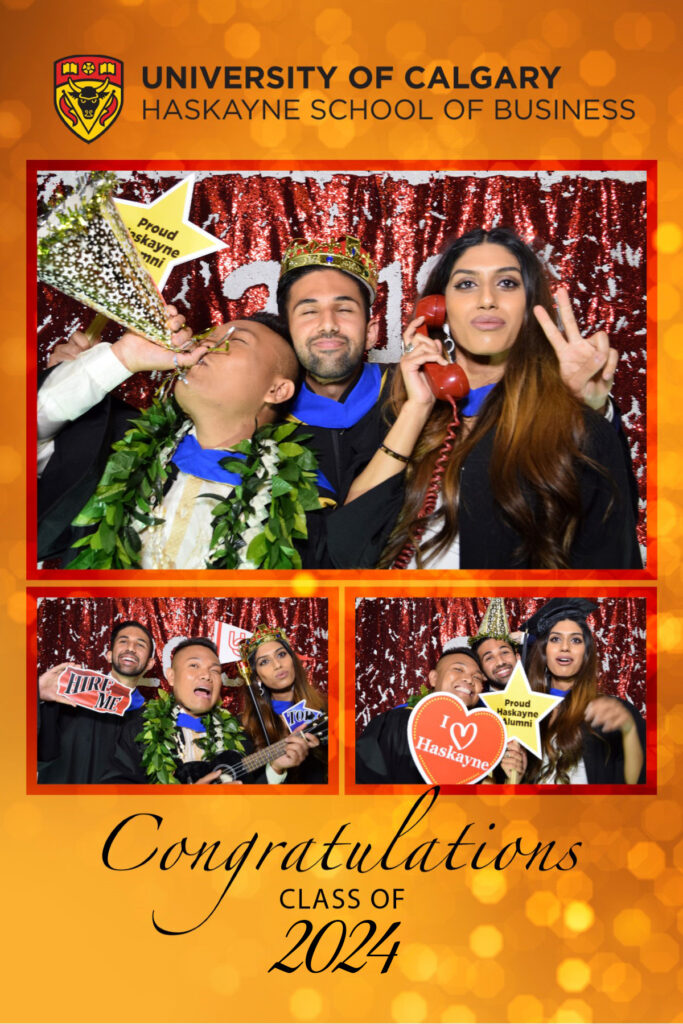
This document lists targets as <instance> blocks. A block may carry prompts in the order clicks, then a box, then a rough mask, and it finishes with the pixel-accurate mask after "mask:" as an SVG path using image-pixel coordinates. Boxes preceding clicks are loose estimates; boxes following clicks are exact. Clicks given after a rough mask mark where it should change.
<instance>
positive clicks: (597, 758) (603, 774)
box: [530, 694, 647, 786]
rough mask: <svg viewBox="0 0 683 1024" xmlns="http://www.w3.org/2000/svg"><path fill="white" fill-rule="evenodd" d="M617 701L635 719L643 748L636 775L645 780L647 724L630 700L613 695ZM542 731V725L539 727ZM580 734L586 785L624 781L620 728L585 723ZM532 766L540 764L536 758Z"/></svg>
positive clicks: (620, 782) (618, 784)
mask: <svg viewBox="0 0 683 1024" xmlns="http://www.w3.org/2000/svg"><path fill="white" fill-rule="evenodd" d="M600 696H610V697H611V696H613V695H612V694H601V695H600ZM613 699H614V700H618V701H619V703H620V704H623V705H624V707H626V708H628V710H629V712H630V714H631V715H632V717H633V721H634V722H635V726H636V730H637V732H638V739H639V740H640V745H641V747H642V748H643V767H642V768H641V770H640V775H639V776H638V784H639V785H641V784H643V783H644V782H645V774H646V759H647V745H646V727H645V721H644V719H643V717H642V715H641V714H640V712H639V711H638V709H637V708H636V707H635V706H634V705H633V704H631V703H630V701H627V700H622V699H621V697H614V698H613ZM541 730H542V731H543V726H541ZM581 732H582V735H583V750H582V752H581V756H582V758H583V763H584V766H585V769H586V779H587V782H588V784H589V785H593V786H597V785H614V786H623V785H625V784H626V779H625V778H624V746H623V742H622V737H621V732H620V730H619V729H616V730H612V731H611V732H605V731H604V730H602V729H600V728H597V727H596V726H589V725H587V724H586V723H584V724H583V725H582V726H581ZM530 760H533V762H534V764H535V765H538V764H539V761H538V760H537V759H536V758H531V759H530Z"/></svg>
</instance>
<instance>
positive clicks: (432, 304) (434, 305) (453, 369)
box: [415, 295, 470, 399]
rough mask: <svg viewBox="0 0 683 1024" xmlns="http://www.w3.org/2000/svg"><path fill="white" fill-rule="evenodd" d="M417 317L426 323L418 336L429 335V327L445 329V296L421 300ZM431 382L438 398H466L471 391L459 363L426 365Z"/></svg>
mask: <svg viewBox="0 0 683 1024" xmlns="http://www.w3.org/2000/svg"><path fill="white" fill-rule="evenodd" d="M415 316H416V317H417V316H423V317H424V318H425V322H424V323H423V324H422V325H421V326H420V327H418V329H417V333H418V334H427V333H428V332H427V328H428V327H443V325H444V323H445V322H446V299H445V297H444V296H443V295H425V296H424V298H422V299H420V300H419V302H418V304H417V309H416V310H415ZM422 369H423V370H424V372H425V373H426V375H427V379H428V380H429V386H430V387H431V389H432V391H433V392H434V394H435V395H436V397H437V398H442V399H448V396H449V395H450V396H451V397H452V398H455V399H458V398H464V397H465V395H466V394H468V393H469V390H470V382H469V381H468V379H467V375H466V374H465V371H464V370H463V368H462V366H458V364H457V363H448V365H447V366H441V365H440V364H439V363H425V364H424V366H423V367H422Z"/></svg>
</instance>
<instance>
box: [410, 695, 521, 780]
mask: <svg viewBox="0 0 683 1024" xmlns="http://www.w3.org/2000/svg"><path fill="white" fill-rule="evenodd" d="M506 741H507V737H506V735H505V726H504V725H503V722H502V721H501V719H500V718H499V717H498V715H496V714H494V713H493V711H488V710H484V709H483V708H477V709H476V710H474V711H468V710H467V708H466V707H465V705H464V704H463V702H462V701H461V700H460V698H459V697H456V696H454V695H453V694H452V693H430V694H429V696H428V697H425V698H424V699H423V700H421V701H420V703H419V704H416V706H415V707H414V708H413V711H412V714H411V716H410V721H409V723H408V742H409V744H410V752H411V754H412V755H413V760H414V761H415V764H416V765H417V767H418V768H419V770H420V772H421V774H422V775H423V777H424V778H425V780H426V781H427V782H436V783H438V784H439V785H448V784H450V785H461V784H463V783H467V782H477V781H478V780H479V779H483V778H484V777H485V776H486V775H488V774H489V772H491V771H492V769H493V768H494V767H495V766H496V765H497V764H498V762H499V761H500V759H501V757H502V756H503V753H504V752H505V744H506Z"/></svg>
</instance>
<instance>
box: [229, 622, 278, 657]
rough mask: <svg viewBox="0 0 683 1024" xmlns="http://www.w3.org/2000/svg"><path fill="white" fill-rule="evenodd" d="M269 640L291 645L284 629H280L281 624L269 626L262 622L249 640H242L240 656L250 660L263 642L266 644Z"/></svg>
mask: <svg viewBox="0 0 683 1024" xmlns="http://www.w3.org/2000/svg"><path fill="white" fill-rule="evenodd" d="M268 640H279V641H280V643H284V644H285V645H286V646H287V647H289V640H288V639H287V634H286V633H285V631H284V629H280V627H279V626H267V625H266V624H265V622H262V623H261V625H260V626H257V627H256V629H255V630H254V632H253V634H252V636H250V637H249V639H248V640H242V641H241V642H240V658H242V660H243V661H248V660H249V658H250V657H251V655H252V654H253V653H254V651H255V650H256V648H257V647H260V646H261V644H265V643H266V642H267V641H268Z"/></svg>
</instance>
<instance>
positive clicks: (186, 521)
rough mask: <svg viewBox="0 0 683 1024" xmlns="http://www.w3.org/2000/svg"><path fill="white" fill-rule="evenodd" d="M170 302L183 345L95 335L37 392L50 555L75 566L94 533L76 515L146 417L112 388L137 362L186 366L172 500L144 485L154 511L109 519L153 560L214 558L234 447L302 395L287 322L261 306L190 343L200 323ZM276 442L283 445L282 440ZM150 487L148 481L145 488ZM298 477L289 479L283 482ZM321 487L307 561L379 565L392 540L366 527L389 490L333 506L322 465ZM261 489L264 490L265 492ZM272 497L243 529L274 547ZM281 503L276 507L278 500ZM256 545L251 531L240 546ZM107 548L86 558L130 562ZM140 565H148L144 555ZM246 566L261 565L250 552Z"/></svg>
mask: <svg viewBox="0 0 683 1024" xmlns="http://www.w3.org/2000/svg"><path fill="white" fill-rule="evenodd" d="M169 312H170V313H171V314H172V316H171V319H170V320H169V325H170V327H171V329H173V330H174V332H175V333H174V338H173V342H174V348H175V349H176V351H175V352H174V351H168V350H166V349H164V348H162V347H160V346H158V345H154V344H153V343H152V342H149V341H147V340H146V339H144V338H141V337H140V336H138V335H135V334H131V333H130V332H128V333H126V334H124V335H123V336H122V337H121V338H120V339H119V340H118V341H116V342H115V343H114V344H113V345H104V344H98V345H95V346H94V348H92V349H89V350H87V351H84V352H82V353H81V354H79V355H78V357H77V358H76V359H74V360H71V361H67V362H63V363H61V364H60V365H58V366H56V368H55V369H54V370H52V372H51V374H50V376H49V377H48V379H47V380H46V381H45V382H44V383H43V385H42V386H41V389H40V391H39V396H38V439H39V444H38V469H39V477H40V480H39V491H38V505H39V527H38V552H39V558H40V559H45V558H57V559H59V560H61V561H62V562H63V563H65V564H67V565H68V564H69V563H70V562H71V560H72V558H73V557H74V554H75V552H73V551H70V548H71V546H72V545H73V544H74V542H75V540H77V539H79V538H80V537H81V536H83V534H84V532H87V531H84V530H83V528H82V527H74V526H73V519H74V517H76V516H77V515H79V513H81V512H82V510H83V508H84V506H85V505H86V502H88V499H89V498H90V497H91V495H92V494H93V492H94V490H95V488H96V487H97V483H98V480H99V479H100V477H101V475H102V472H103V470H104V469H105V466H107V460H108V459H109V457H110V454H111V445H112V442H114V441H117V440H118V439H120V438H121V437H122V436H123V435H124V434H125V432H126V430H127V429H128V427H129V426H130V425H131V420H132V421H135V418H136V415H137V412H136V410H134V409H132V408H131V407H130V406H127V405H126V404H125V403H123V402H120V401H119V400H118V399H115V398H113V397H112V395H111V391H112V390H113V389H114V388H115V387H117V386H118V385H119V384H120V383H122V382H123V381H124V380H126V379H127V378H129V377H130V376H131V375H132V374H133V373H136V372H138V371H141V370H162V369H173V367H174V366H176V367H177V368H178V369H179V370H182V371H183V372H184V374H185V377H184V379H181V381H180V382H179V383H178V384H177V385H176V391H175V398H176V402H177V404H178V405H179V406H180V407H181V409H182V411H183V412H184V413H185V415H186V417H187V426H188V427H189V428H190V429H189V430H188V431H187V432H186V433H185V435H184V436H182V439H181V440H180V443H176V442H175V440H174V441H173V443H171V444H169V445H168V446H167V447H166V448H165V449H164V451H163V452H162V453H161V454H162V455H163V457H164V459H166V460H167V461H166V464H165V465H164V467H162V468H163V472H164V473H168V481H167V487H166V490H165V492H164V497H163V503H162V507H159V506H157V507H154V508H150V507H149V504H150V503H149V501H147V498H148V496H149V495H148V494H147V495H145V494H141V496H140V499H137V498H136V501H138V503H139V507H138V508H137V511H138V512H139V511H140V509H142V510H143V515H142V517H141V516H140V515H137V514H136V518H133V517H131V516H129V518H128V520H127V521H126V522H124V523H123V524H121V523H120V522H117V521H116V519H115V517H113V518H114V522H113V523H112V524H109V521H108V520H107V530H106V531H105V532H111V531H109V529H108V527H109V526H111V529H112V530H113V531H114V532H116V531H118V532H119V534H120V533H121V532H123V533H124V538H123V539H124V540H126V539H128V540H130V531H131V530H132V531H133V534H134V535H135V536H134V537H133V544H134V546H137V548H138V550H139V551H140V558H139V564H140V567H142V568H150V569H200V568H204V567H206V566H207V564H208V563H210V562H211V561H212V555H213V550H212V548H213V536H214V535H213V531H214V528H215V523H214V522H213V516H214V514H215V509H216V508H217V507H218V506H219V505H220V504H221V503H224V502H226V501H227V502H230V501H231V500H232V494H233V491H234V488H235V486H236V485H237V484H239V483H240V477H239V475H236V474H235V472H233V471H228V470H227V469H226V468H225V467H224V466H223V465H221V460H225V459H226V458H227V457H231V458H234V459H235V460H237V459H239V458H242V459H243V458H244V456H243V455H242V456H240V455H239V454H236V453H235V452H234V451H232V450H231V449H233V448H234V447H235V445H237V444H238V443H239V442H241V441H243V440H244V439H248V438H251V437H252V436H257V437H258V436H259V430H260V429H261V428H267V427H268V426H269V425H272V424H274V423H275V422H276V421H277V420H278V418H279V417H280V412H279V410H280V408H281V407H284V406H285V405H286V403H287V402H288V401H289V400H290V399H291V398H292V396H293V394H294V391H295V387H296V381H297V379H298V376H299V367H298V364H297V361H296V356H295V354H294V351H293V349H292V347H291V345H290V344H289V341H288V338H287V335H286V328H282V327H281V326H280V325H279V322H278V321H277V319H276V318H275V317H272V316H270V315H269V314H257V315H256V316H254V317H249V318H246V319H244V320H238V321H234V322H233V323H232V324H230V325H222V326H220V327H217V328H215V329H214V331H213V332H212V335H211V336H210V338H208V339H206V341H205V342H204V343H203V344H202V345H201V346H199V347H196V348H194V349H192V350H188V351H183V347H184V346H187V345H189V343H190V339H191V332H190V331H189V329H187V328H185V327H184V326H183V318H182V317H177V316H175V315H174V314H175V311H174V310H172V309H169ZM224 341H228V345H229V348H227V349H226V346H225V345H224V344H223V342H224ZM213 346H217V347H216V348H214V347H213ZM267 443H269V444H271V445H272V442H267ZM125 457H128V456H127V455H126V456H125ZM275 465H277V462H275ZM154 466H155V462H154V460H153V462H152V465H150V467H149V470H150V472H152V471H154ZM263 466H264V467H265V469H264V471H263V472H262V470H261V469H259V472H258V473H257V477H259V478H261V477H262V478H263V479H264V480H272V479H273V476H272V473H271V472H269V471H268V469H267V467H266V464H265V462H264V463H263ZM157 472H158V470H157ZM280 482H281V483H282V481H280ZM145 486H146V484H145V482H144V481H143V482H142V484H141V487H142V488H143V489H144V487H145ZM287 486H288V485H287V483H286V482H285V483H284V484H283V485H282V488H281V490H282V489H283V488H284V489H286V488H287ZM318 493H319V496H320V498H321V499H322V500H321V501H320V502H318V503H317V506H318V507H316V508H307V509H306V513H307V514H306V516H305V519H304V512H303V510H302V511H301V516H300V517H299V520H298V521H297V522H296V530H297V531H298V533H299V535H300V533H301V529H302V523H304V522H305V525H306V528H307V530H306V532H307V537H306V539H300V538H299V540H298V541H297V547H298V550H299V553H300V557H301V560H302V564H303V566H304V567H308V568H315V567H327V566H330V567H338V568H349V567H351V568H355V567H360V566H363V565H374V564H375V562H376V560H377V557H378V554H379V551H380V550H381V545H382V542H383V541H382V538H377V537H374V536H373V535H372V532H371V531H369V530H366V529H364V526H365V524H367V522H368V521H372V519H373V518H374V516H373V510H375V509H376V507H377V503H378V502H380V503H381V498H382V496H381V494H380V495H379V497H377V496H376V495H373V494H371V493H368V494H367V495H363V496H362V499H361V500H360V501H359V502H357V503H354V506H353V507H351V506H348V507H347V508H344V507H343V506H342V507H340V508H336V509H334V510H332V511H331V512H326V511H325V510H324V508H323V507H322V506H323V505H325V504H328V505H329V504H334V496H333V488H332V487H331V486H330V484H329V482H328V481H327V480H325V479H324V477H322V476H321V475H320V474H319V476H318ZM103 497H105V496H103ZM264 497H265V500H266V501H271V500H275V497H276V496H275V494H274V488H273V489H270V490H268V489H267V488H266V487H264ZM105 500H106V497H105ZM260 500H261V498H260V494H259V495H257V498H256V502H258V501H260ZM145 502H147V503H146V504H145ZM268 507H269V506H268V505H266V506H265V511H263V510H261V509H250V511H249V515H251V514H252V512H254V514H255V518H256V519H258V516H257V515H256V513H257V512H260V515H261V523H259V522H256V524H255V526H253V527H248V523H247V527H248V529H247V530H244V531H243V532H242V537H243V538H244V537H246V536H247V533H248V530H251V531H252V532H253V533H254V536H255V535H256V534H257V533H258V532H259V529H260V530H261V533H262V534H263V546H264V548H265V547H266V545H267V543H268V539H267V537H266V536H265V532H264V530H263V527H264V526H265V521H266V520H267V519H268ZM270 508H271V510H272V508H273V506H272V505H271V506H270ZM144 510H146V514H147V516H148V518H157V519H161V520H162V522H161V524H160V525H158V524H157V525H154V524H150V525H149V526H148V528H146V529H145V528H143V524H144V522H145V511H144ZM112 511H113V510H112ZM275 518H276V519H277V518H278V517H277V516H276V517H275ZM339 538H341V542H340V541H339ZM249 539H253V537H251V536H249ZM349 545H350V547H349ZM285 546H286V545H285ZM93 547H94V545H93ZM246 549H247V542H246V541H245V543H244V544H243V550H242V548H241V549H240V556H241V555H242V554H243V553H244V552H245V551H246ZM101 557H102V556H101V546H100V548H99V549H98V550H97V551H96V553H95V554H94V555H93V558H94V559H95V561H94V562H93V564H92V565H90V564H89V565H82V566H78V565H77V566H76V567H84V568H90V567H94V568H111V567H114V568H117V567H124V568H125V567H126V566H125V565H124V566H118V565H102V564H100V562H99V561H98V559H100V558H101ZM344 559H347V560H346V561H344ZM247 562H248V559H247ZM133 567H134V568H135V567H137V566H136V565H135V564H133ZM229 567H232V566H229ZM235 567H238V568H241V567H244V568H254V567H255V566H254V565H250V564H246V563H245V564H242V563H240V564H239V565H237V566H235ZM276 567H278V568H287V567H288V566H287V564H281V565H277V566H276ZM290 567H291V565H290Z"/></svg>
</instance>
